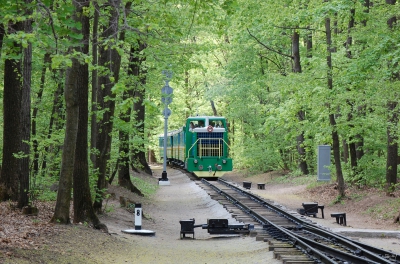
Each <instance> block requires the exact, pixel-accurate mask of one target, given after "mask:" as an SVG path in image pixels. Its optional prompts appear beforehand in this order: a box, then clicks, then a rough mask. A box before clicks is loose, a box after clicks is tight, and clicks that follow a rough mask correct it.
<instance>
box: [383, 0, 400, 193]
mask: <svg viewBox="0 0 400 264" xmlns="http://www.w3.org/2000/svg"><path fill="white" fill-rule="evenodd" d="M386 4H389V5H395V4H396V0H386ZM396 22H397V18H396V16H391V17H390V18H389V19H388V20H387V25H388V27H389V30H393V28H394V26H395V24H396ZM390 63H393V62H390ZM396 64H397V63H396ZM389 70H390V71H391V72H392V74H391V80H390V81H391V82H396V81H399V79H400V73H399V72H398V70H397V69H389ZM397 106H398V102H397V101H393V100H390V99H389V101H388V103H387V109H388V126H387V132H386V133H387V160H386V194H387V195H391V193H392V192H393V189H394V185H395V184H396V183H397V162H398V155H399V146H398V138H399V137H398V132H397V126H398V123H399V110H398V109H397Z"/></svg>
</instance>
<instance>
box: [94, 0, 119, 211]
mask: <svg viewBox="0 0 400 264" xmlns="http://www.w3.org/2000/svg"><path fill="white" fill-rule="evenodd" d="M108 4H109V6H110V8H111V10H110V20H109V23H108V28H103V32H102V39H104V40H107V39H110V38H114V39H115V40H116V36H117V33H118V19H119V11H120V8H119V6H120V0H115V1H113V0H109V1H108ZM112 45H113V44H112V43H110V44H104V45H103V46H101V47H100V52H99V54H100V56H99V65H100V66H103V67H105V68H106V69H108V70H109V73H107V74H106V75H104V74H103V75H102V76H100V77H99V83H98V90H97V106H98V107H99V109H100V110H103V111H104V113H103V118H102V119H101V122H100V123H97V129H98V131H99V133H98V136H97V140H96V148H97V150H98V152H99V154H98V156H97V157H96V161H95V165H94V166H95V168H96V169H97V170H98V175H99V176H98V180H97V190H96V192H97V199H96V200H95V202H94V204H93V207H94V209H95V210H96V211H97V212H99V213H101V208H102V205H103V195H104V191H105V189H106V188H107V185H106V184H107V182H106V173H107V162H108V160H109V159H110V151H111V140H112V137H111V132H112V129H113V121H112V118H113V116H114V110H115V101H114V98H115V94H113V93H112V92H111V88H112V87H113V86H114V84H115V83H116V82H118V75H119V67H120V61H121V56H120V55H119V54H118V52H117V50H116V49H115V48H113V47H112ZM112 78H113V79H114V80H113V79H112Z"/></svg>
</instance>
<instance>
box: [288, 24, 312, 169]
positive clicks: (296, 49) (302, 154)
mask: <svg viewBox="0 0 400 264" xmlns="http://www.w3.org/2000/svg"><path fill="white" fill-rule="evenodd" d="M292 56H293V68H292V70H293V72H295V73H301V62H300V35H299V33H298V32H297V31H296V30H294V31H293V36H292ZM297 118H298V120H299V125H300V126H302V121H304V120H305V112H304V111H303V110H299V112H297ZM304 141H305V140H304V131H303V129H301V131H300V134H299V135H298V136H297V153H298V155H299V161H298V164H299V165H298V167H299V169H300V171H301V173H302V174H304V175H307V174H308V173H309V171H308V165H307V159H306V148H305V146H304Z"/></svg>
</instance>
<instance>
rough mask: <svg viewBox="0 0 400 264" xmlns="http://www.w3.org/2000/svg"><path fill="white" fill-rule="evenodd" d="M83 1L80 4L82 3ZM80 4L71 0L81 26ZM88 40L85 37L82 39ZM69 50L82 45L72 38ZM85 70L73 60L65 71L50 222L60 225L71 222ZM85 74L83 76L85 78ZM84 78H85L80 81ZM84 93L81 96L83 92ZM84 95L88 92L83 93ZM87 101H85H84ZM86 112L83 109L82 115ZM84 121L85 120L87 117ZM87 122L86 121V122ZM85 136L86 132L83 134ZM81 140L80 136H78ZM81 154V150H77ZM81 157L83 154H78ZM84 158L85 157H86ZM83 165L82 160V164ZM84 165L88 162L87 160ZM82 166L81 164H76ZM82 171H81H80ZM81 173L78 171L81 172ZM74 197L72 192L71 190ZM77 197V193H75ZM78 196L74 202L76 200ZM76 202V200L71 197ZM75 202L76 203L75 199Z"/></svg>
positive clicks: (75, 19)
mask: <svg viewBox="0 0 400 264" xmlns="http://www.w3.org/2000/svg"><path fill="white" fill-rule="evenodd" d="M81 2H82V1H81ZM81 2H79V1H74V2H73V5H74V7H75V10H74V13H73V16H72V18H73V20H74V21H75V22H76V23H77V24H78V23H81V20H80V16H81V14H82V12H81V10H82V3H81ZM87 26H88V25H86V24H82V28H85V27H87ZM72 30H73V31H74V33H76V34H79V33H81V32H80V30H78V29H77V28H74V29H72ZM85 37H86V38H88V37H87V36H85ZM70 41H71V42H72V43H71V47H70V48H69V53H70V54H73V53H74V52H79V48H76V46H78V45H79V44H81V43H74V40H73V39H70ZM85 45H88V43H85ZM85 69H86V68H85V66H83V65H82V64H81V63H80V61H79V59H78V58H76V57H73V58H72V66H71V67H70V68H68V69H67V71H66V76H65V93H64V95H65V104H66V121H65V137H64V145H63V153H62V160H61V173H60V181H59V184H58V193H57V202H56V207H55V209H54V215H53V217H52V219H51V222H52V223H60V224H68V223H70V222H71V220H70V218H69V214H70V203H71V188H72V183H73V176H74V173H75V172H76V171H75V166H74V165H75V159H76V157H75V150H76V145H77V137H78V124H79V118H80V117H82V118H84V117H83V116H80V115H79V112H80V111H79V102H80V101H79V98H78V96H79V93H80V92H82V91H79V89H85V88H84V86H83V85H87V84H85V83H83V84H82V82H85V81H86V83H87V82H88V70H87V69H86V72H85V71H84V70H85ZM85 74H86V76H85ZM81 78H84V79H81ZM84 92H85V91H83V92H82V93H84ZM86 92H87V91H86ZM86 100H87V98H86ZM84 111H85V110H84V109H82V112H84ZM86 118H87V117H86ZM86 122H87V119H86ZM85 133H87V132H85ZM80 139H82V137H80ZM86 146H87V142H86V145H85V146H81V147H83V148H85V149H86ZM80 151H82V150H81V149H80ZM80 154H82V153H80ZM83 155H85V154H83ZM86 155H87V154H86ZM82 162H84V161H82ZM86 163H87V161H86ZM79 165H81V164H79ZM79 165H78V166H77V168H79V169H81V167H80V166H79ZM82 171H83V169H82ZM80 172H81V171H80ZM84 177H85V176H83V177H82V178H81V180H82V181H84ZM74 187H75V186H74ZM85 187H86V186H80V187H77V188H82V189H79V191H82V192H83V194H81V195H83V196H84V195H87V193H86V192H85V190H84V188H85ZM74 194H75V190H74ZM78 195H79V194H78ZM79 198H80V197H78V198H77V199H78V200H77V201H79ZM74 199H75V198H74ZM74 201H75V200H74ZM80 205H81V204H77V205H76V206H77V207H78V208H79V209H81V210H83V209H82V208H80V207H79V206H80Z"/></svg>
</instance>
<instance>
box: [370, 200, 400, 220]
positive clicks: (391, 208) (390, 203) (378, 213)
mask: <svg viewBox="0 0 400 264" xmlns="http://www.w3.org/2000/svg"><path fill="white" fill-rule="evenodd" d="M399 207H400V198H397V199H390V200H387V201H386V202H385V203H384V204H379V205H376V206H373V207H371V208H368V209H367V211H366V213H367V214H369V215H371V216H373V217H374V218H379V219H384V220H389V219H393V216H394V215H398V214H399Z"/></svg>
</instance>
